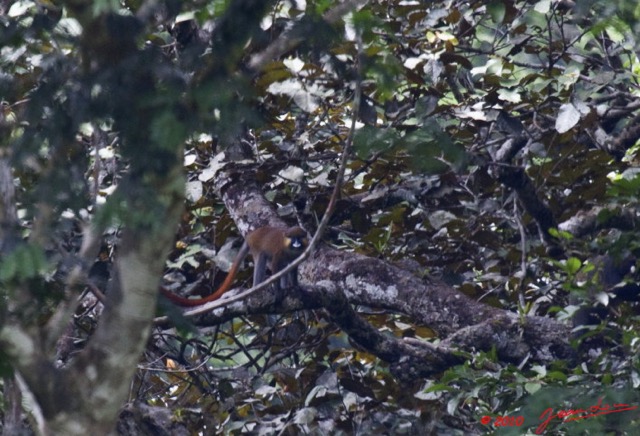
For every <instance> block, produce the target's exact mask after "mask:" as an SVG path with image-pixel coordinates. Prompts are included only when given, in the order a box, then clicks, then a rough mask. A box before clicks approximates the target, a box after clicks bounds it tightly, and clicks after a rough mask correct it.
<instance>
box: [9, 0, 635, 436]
mask: <svg viewBox="0 0 640 436" xmlns="http://www.w3.org/2000/svg"><path fill="white" fill-rule="evenodd" d="M353 3H354V4H353V5H351V6H354V10H353V11H352V12H347V11H346V10H345V11H344V12H342V13H339V12H337V10H339V7H338V6H339V5H338V4H336V2H331V1H307V2H304V1H291V2H289V1H281V2H261V1H237V2H235V1H233V2H221V1H217V2H216V1H214V2H200V1H197V2H184V3H178V2H171V1H167V2H159V3H158V4H156V3H154V2H148V3H146V2H130V1H123V2H119V3H118V2H107V1H99V2H93V4H91V2H90V3H89V5H87V4H85V3H83V2H66V3H64V4H63V5H59V6H58V5H54V4H52V3H49V2H43V3H35V2H30V1H19V2H14V3H13V4H11V5H10V6H0V8H5V10H4V12H5V14H4V16H3V14H0V47H1V48H0V71H2V73H0V100H2V108H1V109H2V112H1V113H0V159H2V160H3V162H4V161H5V160H6V161H7V162H9V164H10V166H11V168H12V171H13V177H14V185H15V202H14V206H15V209H16V214H17V216H16V219H15V228H16V229H17V231H16V232H4V233H2V234H0V235H1V236H2V237H3V240H2V241H0V242H1V245H0V248H1V249H2V251H1V252H0V256H1V257H0V261H1V264H0V283H1V284H2V291H1V292H2V295H3V297H4V300H2V302H1V304H2V307H1V310H2V316H3V318H2V319H0V326H1V325H4V324H5V319H4V316H5V315H6V314H7V313H11V314H12V315H15V314H16V313H17V314H19V317H20V318H21V321H23V322H25V323H26V324H27V325H32V326H37V325H38V323H44V322H46V320H47V318H48V317H49V316H51V313H52V312H53V309H52V307H55V306H56V305H58V304H60V302H61V301H63V300H65V299H66V300H68V299H69V290H68V289H65V283H68V281H69V279H68V275H69V272H70V271H71V270H72V268H73V267H74V266H75V265H76V264H75V263H74V262H75V261H76V260H77V259H75V258H74V253H76V252H78V251H79V250H80V245H81V242H82V234H81V232H82V230H83V227H82V223H83V222H88V221H90V220H91V221H92V222H93V223H97V225H98V227H99V229H100V235H101V238H100V243H99V245H100V250H99V255H98V258H97V259H91V263H92V265H91V267H90V271H89V272H88V276H89V277H90V278H91V282H92V283H94V285H91V286H89V287H92V286H93V287H97V288H99V289H101V290H103V291H104V290H105V289H108V286H107V282H108V281H109V279H112V278H113V275H114V273H113V271H112V263H113V262H114V259H115V258H116V257H117V256H118V254H120V253H119V252H118V251H119V250H122V251H123V252H124V251H126V250H125V249H122V248H120V246H119V244H120V242H119V241H120V237H121V229H122V228H130V229H137V230H138V231H142V232H145V231H147V230H148V229H156V228H158V229H160V228H163V227H165V226H167V221H166V220H165V216H166V215H168V214H166V213H165V212H164V206H165V205H166V204H167V203H168V202H169V201H170V200H167V198H169V197H171V196H170V195H167V196H163V195H157V192H159V191H160V190H161V189H163V188H164V187H165V186H166V185H169V184H171V183H174V184H177V185H180V184H181V183H184V182H183V180H182V179H181V178H180V176H179V175H176V174H175V173H174V172H173V171H174V170H175V166H176V162H177V165H181V164H180V159H182V158H184V167H183V170H184V173H185V174H186V183H185V186H186V201H185V203H186V208H185V212H184V213H183V214H182V217H181V220H180V225H179V227H178V229H177V243H176V244H175V247H174V248H173V250H172V253H171V254H170V256H169V260H168V262H167V263H166V270H165V273H166V274H165V282H168V283H174V284H177V286H175V287H174V289H179V288H180V289H183V288H184V287H188V288H189V289H190V290H193V289H197V290H200V289H201V288H206V287H209V285H211V284H217V283H219V282H220V280H221V278H223V277H224V273H223V272H222V271H219V272H218V267H219V268H222V269H224V268H225V265H226V264H227V263H228V262H229V260H230V259H232V258H233V248H232V246H233V242H234V241H235V239H234V238H233V236H234V235H235V234H236V230H235V227H234V222H233V220H232V218H233V217H232V216H230V215H229V214H228V213H226V212H225V209H224V205H223V203H222V201H221V199H220V198H219V197H216V196H215V195H213V192H214V191H216V189H217V187H216V186H215V183H216V175H217V174H218V171H219V170H220V169H221V168H223V167H224V168H228V167H229V166H232V167H233V168H234V169H235V170H236V171H237V172H238V173H239V174H240V175H238V176H237V177H240V178H242V177H246V178H247V179H253V178H256V179H257V180H258V181H259V182H260V183H261V184H262V185H263V187H264V189H263V190H264V195H265V196H266V197H267V198H268V199H269V200H270V201H271V202H273V203H274V205H276V206H277V207H278V213H279V214H280V216H282V217H284V218H285V219H287V220H289V221H294V220H295V219H296V218H300V217H301V216H302V218H301V219H302V220H307V222H309V223H313V222H315V221H316V220H317V219H319V217H320V216H322V214H323V212H324V210H325V209H326V206H327V202H328V198H329V196H330V194H331V188H332V187H333V185H334V183H335V172H336V168H337V166H338V162H339V159H340V156H341V152H342V151H343V150H344V148H345V144H348V143H349V141H350V140H351V139H352V140H353V154H352V155H351V158H350V159H349V161H348V167H347V177H346V180H345V184H344V186H343V189H342V196H341V199H340V203H339V207H338V209H337V210H336V212H335V213H334V215H333V217H332V221H331V227H330V229H329V231H328V232H327V234H326V235H325V236H326V237H325V240H326V241H327V242H328V243H329V244H332V245H333V246H334V247H338V248H340V249H342V250H353V251H355V252H358V253H361V254H365V255H367V256H370V257H373V258H381V259H384V260H386V261H389V262H394V263H396V264H398V265H400V266H402V267H403V268H405V269H407V270H410V271H411V272H412V273H414V274H416V275H419V276H421V277H425V280H427V281H428V280H429V277H431V278H438V279H442V280H443V281H444V282H445V283H447V284H449V285H451V286H453V287H455V288H456V289H457V290H458V291H459V292H461V293H464V294H465V295H467V296H469V297H471V298H473V299H476V300H480V301H482V302H484V303H486V304H487V305H491V306H494V307H497V308H500V309H503V310H506V311H510V312H512V313H514V314H515V315H517V316H520V317H523V318H524V317H527V316H533V315H538V316H546V317H551V318H555V319H557V320H558V321H559V322H562V323H567V324H570V325H572V326H575V329H574V330H573V335H572V337H571V338H568V340H569V341H571V344H572V346H573V347H574V348H575V351H576V357H575V359H574V360H573V361H557V362H555V363H553V364H550V365H541V364H539V363H538V362H529V361H526V360H525V361H522V362H517V363H516V364H514V363H513V362H505V361H501V360H500V359H499V358H498V356H497V354H496V353H495V350H481V351H477V352H474V353H471V354H470V355H469V357H468V359H467V360H466V362H465V363H464V364H462V365H457V366H454V367H451V368H450V369H448V370H447V371H445V372H444V373H442V374H439V375H438V376H437V377H434V378H433V379H417V380H415V381H414V383H406V382H400V381H398V380H397V379H396V378H395V377H394V375H393V374H392V372H391V371H390V370H389V367H388V366H387V365H386V364H385V363H384V362H383V361H381V360H380V359H378V358H377V357H376V356H374V355H372V354H370V353H368V352H367V351H366V350H363V349H361V348H359V347H358V345H357V344H354V343H353V342H352V341H350V339H349V337H348V336H347V335H346V334H345V333H344V332H342V331H341V330H340V329H338V328H336V326H335V325H333V324H332V323H331V322H330V320H329V316H327V314H326V313H324V312H323V311H321V310H319V311H314V312H313V313H312V312H309V311H303V312H298V313H286V314H282V315H280V318H279V319H278V323H277V324H276V327H275V328H274V327H273V325H272V324H270V322H269V321H268V320H267V319H265V316H263V315H248V316H245V317H238V318H234V319H232V320H230V321H227V322H224V323H222V324H219V325H209V326H207V327H200V328H195V327H194V326H193V325H192V324H191V323H190V321H189V320H186V319H184V318H182V317H181V315H180V313H179V312H178V311H177V310H176V309H175V308H174V307H172V306H171V305H169V304H165V303H164V302H161V304H160V309H159V311H160V312H162V314H165V315H168V316H169V319H170V323H171V324H172V325H177V326H178V331H176V330H175V329H171V328H166V324H165V325H163V328H160V327H158V328H157V329H156V330H154V331H153V333H152V338H151V340H150V341H149V345H148V346H147V348H146V352H145V354H144V357H143V359H142V361H141V362H140V364H139V368H138V372H137V374H136V377H135V381H134V383H133V385H132V386H131V391H130V396H129V398H130V399H131V400H132V403H137V404H144V405H146V406H154V407H158V408H171V409H172V410H173V411H174V412H175V414H174V415H173V416H172V418H171V420H170V421H169V422H168V423H167V424H166V429H165V430H166V431H167V432H169V431H170V430H169V429H170V427H172V426H178V425H179V426H184V427H186V428H187V429H189V431H191V432H193V433H195V432H198V431H201V432H204V434H211V433H213V432H221V433H228V432H231V433H240V432H250V433H268V434H271V433H275V432H282V433H286V434H298V433H301V432H305V433H307V432H308V433H323V434H340V433H355V434H396V433H397V434H404V433H407V434H429V432H435V433H437V434H453V433H454V432H459V434H468V433H472V434H475V433H478V434H480V433H483V434H484V433H485V432H487V431H490V430H491V429H492V428H494V427H496V426H500V424H502V426H504V427H508V428H504V429H501V432H504V433H507V432H508V431H509V430H514V433H513V434H522V433H523V428H524V427H526V428H528V429H530V430H531V431H534V430H535V429H536V427H537V426H538V425H539V424H540V422H541V419H540V416H541V414H542V412H543V411H544V410H545V409H547V408H549V407H551V408H553V409H554V410H556V411H559V410H568V409H573V410H575V409H578V408H587V407H589V406H592V405H594V404H596V403H598V400H599V399H600V398H605V400H604V403H607V404H611V405H613V404H620V403H628V404H631V405H636V406H639V407H640V396H639V395H638V394H637V391H638V388H639V387H640V375H639V370H640V362H639V361H638V355H639V352H640V340H639V337H638V324H639V320H640V318H639V314H638V300H639V299H640V296H639V292H640V287H639V285H638V271H637V262H636V258H637V256H638V255H639V254H640V243H639V242H638V241H639V239H638V237H637V227H636V226H637V224H636V222H637V219H636V217H637V213H638V201H637V196H638V189H639V188H640V172H638V170H637V168H638V167H636V165H638V163H639V162H640V146H639V145H638V139H639V138H640V123H639V121H640V115H639V112H638V111H639V109H640V87H639V85H640V84H639V81H638V73H639V72H640V62H639V59H638V57H637V54H636V52H637V50H638V44H637V41H636V40H635V39H634V32H633V30H634V29H635V27H636V26H637V24H636V23H637V20H636V17H635V16H634V15H633V14H634V13H636V14H637V11H635V10H634V11H629V10H627V9H628V5H626V3H625V2H619V3H620V5H618V4H617V3H615V2H614V3H611V4H607V5H601V4H599V3H598V2H578V3H577V5H574V4H573V3H572V2H565V1H559V2H556V1H545V0H542V1H539V2H527V1H508V0H503V1H489V2H486V1H477V2H463V1H458V0H447V1H436V2H419V1H385V2H371V3H366V4H364V5H360V6H359V7H355V5H357V4H358V3H363V2H353ZM347 4H350V2H347ZM274 47H275V48H274ZM356 83H357V85H358V86H356ZM357 89H361V94H360V95H355V92H356V90H357ZM357 99H359V101H360V104H359V106H358V105H354V101H355V100H357ZM354 107H359V111H358V113H357V114H355V113H353V108H354ZM354 117H355V118H356V119H357V121H358V124H357V129H356V132H355V135H354V136H353V137H352V138H351V137H350V136H349V126H350V124H351V122H352V120H353V118H354ZM223 161H224V162H223ZM3 162H0V165H3ZM172 174H173V175H175V177H173V176H172V177H167V175H170V176H171V175H172ZM1 181H2V179H1V177H0V186H2V183H1ZM162 192H164V191H162ZM7 198H8V196H7V193H6V191H5V194H3V198H2V200H3V201H4V200H6V199H7ZM3 208H4V209H3V217H2V218H3V221H2V224H3V226H6V225H7V223H9V224H13V223H11V222H10V220H8V219H7V216H9V214H8V213H7V212H6V211H7V210H10V209H11V206H9V205H6V204H5V205H4V206H3ZM169 225H173V223H169ZM142 234H144V233H142ZM159 260H163V259H159ZM247 276H248V274H247V275H245V276H244V277H247ZM158 279H159V277H158ZM20 289H28V290H29V291H28V294H27V295H28V297H25V296H24V295H23V294H20V293H18V292H19V290H20ZM72 290H73V291H74V292H75V293H74V294H72V295H73V296H74V297H77V295H79V291H81V290H82V291H84V290H85V286H76V287H74V288H73V289H72ZM21 295H22V296H21ZM8 301H16V303H8ZM34 301H37V302H38V304H33V302H34ZM101 307H102V306H101V305H100V304H99V303H98V302H97V301H93V300H84V301H83V303H82V305H81V307H80V308H78V309H77V310H76V311H75V317H74V326H73V332H74V335H76V337H75V341H74V343H73V344H72V345H70V344H66V345H65V346H62V342H59V343H58V346H57V348H56V350H55V355H56V358H57V359H60V360H62V361H64V362H66V361H67V360H73V355H74V353H75V352H76V351H77V350H78V349H81V348H83V346H84V343H85V341H90V340H91V337H92V335H93V334H94V332H95V328H96V323H97V322H98V321H97V320H98V319H99V318H100V315H101ZM358 310H359V313H360V314H361V315H362V316H363V317H365V318H366V319H367V321H369V322H370V323H371V324H372V325H374V326H375V327H376V328H377V329H379V330H380V331H383V332H385V333H387V334H388V335H391V336H394V337H398V338H414V339H419V340H421V341H427V340H428V341H437V339H438V332H434V331H433V330H432V329H430V326H428V325H426V326H425V325H421V324H420V323H419V322H418V321H416V320H414V319H411V318H410V317H408V316H406V315H405V314H398V313H391V312H389V311H385V310H384V307H383V305H382V304H381V307H360V308H358ZM0 360H1V361H2V362H1V363H2V368H4V369H5V370H4V374H5V375H8V374H9V373H10V368H11V366H12V365H11V362H10V360H9V358H5V357H4V356H3V355H0ZM3 386H5V387H6V386H8V384H7V383H5V385H3ZM153 410H156V409H153ZM5 414H6V413H5ZM503 416H505V417H509V419H505V420H504V421H502V420H500V419H499V418H500V417H503ZM519 416H521V417H523V420H524V422H520V424H518V422H519V421H516V419H517V417H519ZM126 417H127V415H126V414H124V413H123V420H124V419H125V418H126ZM483 417H490V418H491V419H488V418H487V419H486V420H484V419H483ZM140 420H141V421H144V419H142V418H140ZM139 425H140V426H142V424H139ZM638 427H639V418H638V413H637V410H636V411H635V412H633V411H631V412H620V413H614V414H610V415H604V416H599V417H594V418H590V419H584V420H581V421H576V422H565V423H561V419H556V420H553V421H552V422H551V423H550V424H549V427H548V428H547V431H551V430H553V431H556V432H565V433H567V434H578V433H580V432H582V433H580V434H605V433H606V432H608V431H615V432H618V433H615V434H634V429H636V431H637V428H638ZM154 431H158V429H157V428H156V429H155V430H154ZM120 432H121V433H123V434H124V433H127V430H126V429H125V426H124V425H122V424H121V427H120ZM159 434H161V433H159Z"/></svg>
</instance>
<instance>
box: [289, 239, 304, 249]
mask: <svg viewBox="0 0 640 436" xmlns="http://www.w3.org/2000/svg"><path fill="white" fill-rule="evenodd" d="M291 246H292V247H293V248H300V247H302V244H301V243H300V241H298V240H297V239H294V240H293V241H292V242H291Z"/></svg>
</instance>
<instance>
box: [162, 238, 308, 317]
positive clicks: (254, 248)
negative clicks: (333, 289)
mask: <svg viewBox="0 0 640 436" xmlns="http://www.w3.org/2000/svg"><path fill="white" fill-rule="evenodd" d="M308 245H309V241H308V239H307V232H305V231H304V229H302V228H301V227H297V226H296V227H291V228H289V229H282V228H279V227H268V226H267V227H259V228H257V229H255V230H254V231H252V232H250V233H249V234H247V236H246V238H245V241H244V243H243V244H242V248H240V251H239V252H238V255H237V256H236V258H235V260H234V261H233V264H232V265H231V269H230V270H229V274H227V277H226V279H225V280H224V282H223V283H222V285H220V287H219V288H218V289H217V290H216V291H215V292H214V293H213V294H211V295H209V296H207V297H204V298H198V299H193V298H184V297H181V296H179V295H176V294H174V293H172V292H170V291H169V290H167V289H165V288H164V287H161V288H160V291H161V292H162V294H163V295H164V296H165V297H167V298H168V299H169V300H171V301H172V302H174V303H176V304H178V305H180V306H185V307H194V306H200V305H201V304H204V303H208V302H210V301H215V300H217V299H219V298H220V297H222V295H223V294H224V293H225V292H227V291H228V290H229V289H230V288H231V284H232V283H233V279H234V278H235V276H236V274H237V272H238V269H239V268H240V264H241V263H242V261H243V260H244V258H245V257H247V254H249V253H251V256H252V257H253V262H254V267H253V286H257V285H259V284H260V283H262V282H263V281H265V278H266V271H267V262H270V265H269V269H270V270H271V274H275V273H277V272H278V271H280V270H282V269H283V268H285V267H286V266H287V265H289V264H290V263H291V262H292V261H293V260H294V259H295V258H297V257H298V256H299V255H300V254H301V253H302V252H303V251H304V250H305V248H307V246H308ZM295 286H298V269H297V268H294V269H293V270H291V271H289V273H287V274H285V275H284V276H283V277H281V278H280V283H279V284H278V283H276V284H275V288H276V291H277V292H279V291H281V290H283V289H285V288H287V287H295ZM276 299H279V294H278V295H276Z"/></svg>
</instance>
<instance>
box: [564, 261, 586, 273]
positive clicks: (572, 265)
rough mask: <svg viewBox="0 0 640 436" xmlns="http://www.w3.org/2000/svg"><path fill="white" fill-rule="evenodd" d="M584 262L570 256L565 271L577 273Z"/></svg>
mask: <svg viewBox="0 0 640 436" xmlns="http://www.w3.org/2000/svg"><path fill="white" fill-rule="evenodd" d="M581 266H582V262H581V261H580V259H578V258H576V257H570V258H569V259H567V262H566V264H565V271H566V272H568V273H569V274H575V273H577V272H578V271H579V270H580V267H581Z"/></svg>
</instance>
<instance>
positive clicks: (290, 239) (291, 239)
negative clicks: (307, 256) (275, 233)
mask: <svg viewBox="0 0 640 436" xmlns="http://www.w3.org/2000/svg"><path fill="white" fill-rule="evenodd" d="M284 245H285V248H286V249H287V250H288V251H289V252H291V253H292V254H293V255H295V256H296V257H297V256H298V255H299V254H300V253H302V252H303V251H304V249H305V248H307V245H309V240H308V239H307V232H305V231H304V229H303V228H302V227H297V226H296V227H291V228H290V229H289V230H287V231H286V232H285V234H284Z"/></svg>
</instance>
